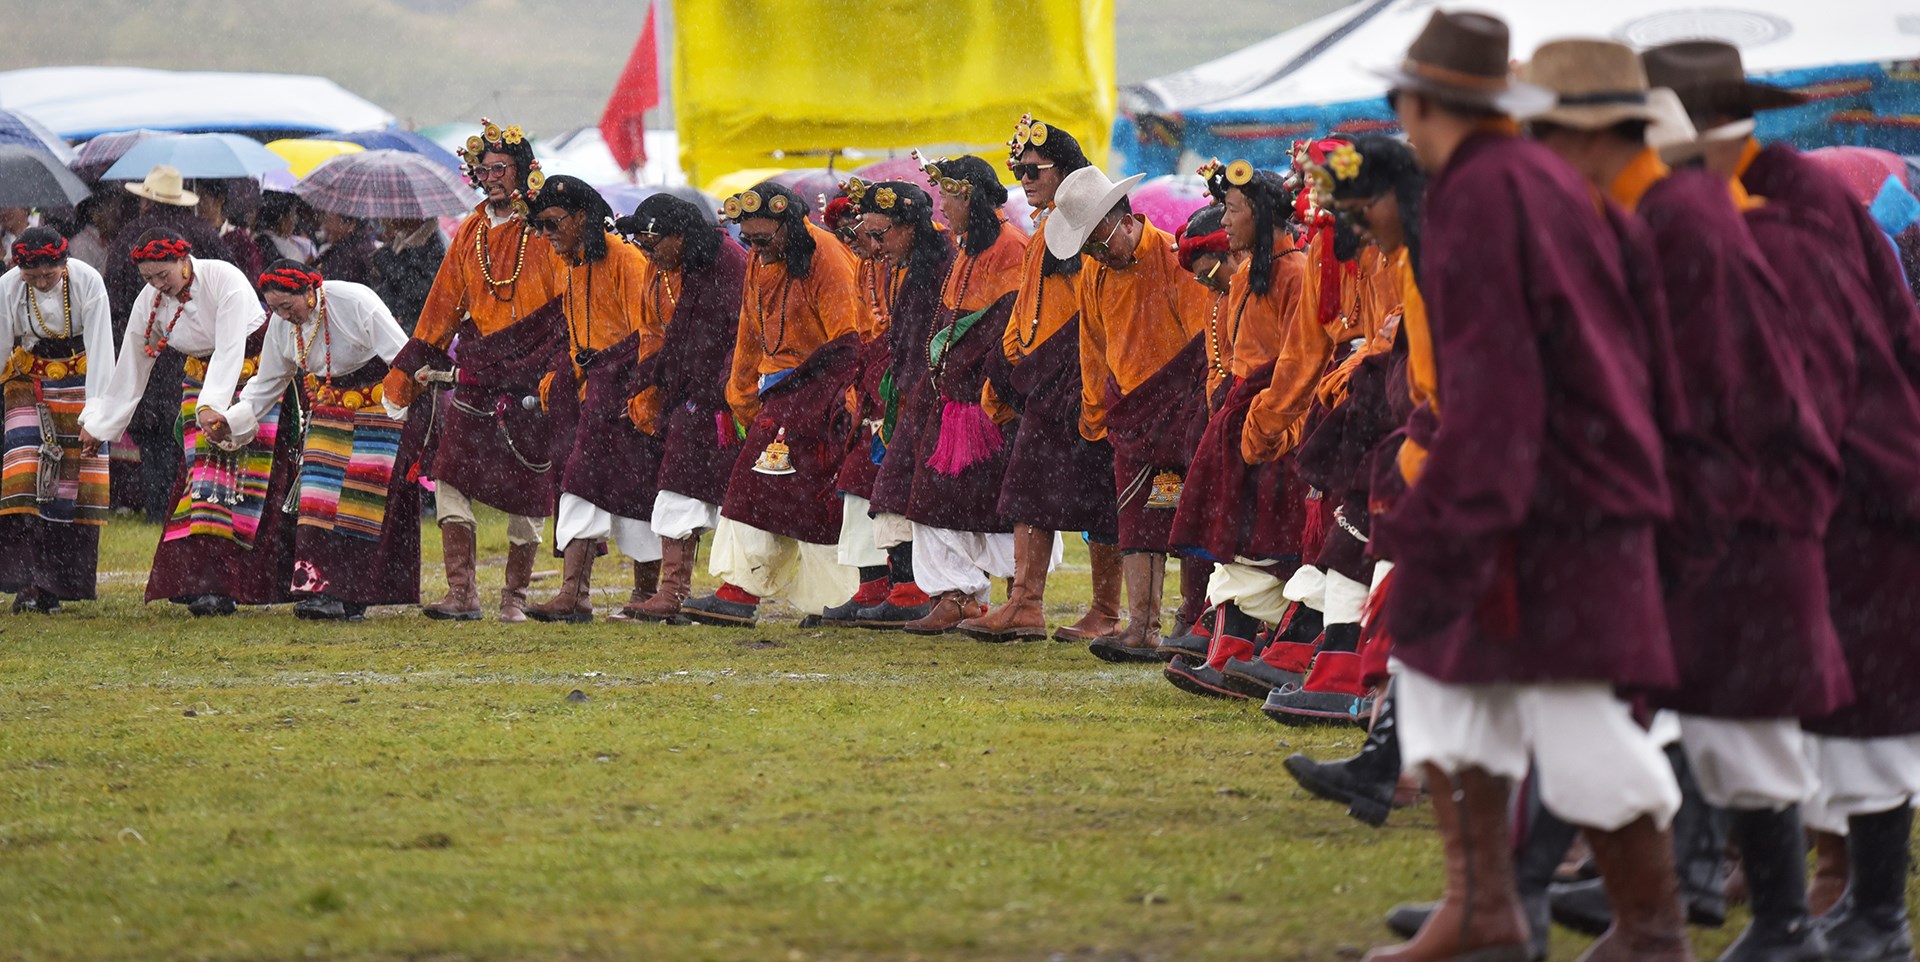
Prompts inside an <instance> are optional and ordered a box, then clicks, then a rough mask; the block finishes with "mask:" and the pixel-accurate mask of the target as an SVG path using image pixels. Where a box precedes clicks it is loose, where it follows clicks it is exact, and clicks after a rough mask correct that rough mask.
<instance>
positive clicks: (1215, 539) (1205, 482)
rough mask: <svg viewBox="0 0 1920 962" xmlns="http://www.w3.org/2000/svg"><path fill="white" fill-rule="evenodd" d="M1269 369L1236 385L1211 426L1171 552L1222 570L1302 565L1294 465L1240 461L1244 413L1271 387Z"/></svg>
mask: <svg viewBox="0 0 1920 962" xmlns="http://www.w3.org/2000/svg"><path fill="white" fill-rule="evenodd" d="M1273 367H1274V365H1273V362H1268V363H1267V364H1264V365H1262V366H1261V367H1260V368H1258V369H1256V370H1255V371H1254V372H1253V373H1251V374H1249V375H1247V376H1246V377H1245V378H1241V379H1238V380H1236V381H1235V382H1234V384H1233V387H1232V388H1231V389H1229V390H1228V392H1227V399H1226V400H1225V401H1224V402H1223V403H1222V404H1221V405H1220V409H1219V410H1217V411H1215V412H1214V413H1213V417H1212V418H1210V419H1209V420H1208V422H1207V430H1206V431H1205V432H1204V433H1203V434H1201V436H1200V446H1199V447H1198V448H1197V449H1196V450H1195V451H1194V454H1193V464H1192V466H1191V467H1189V468H1188V469H1187V480H1186V487H1185V490H1184V491H1183V492H1182V493H1181V496H1180V507H1179V509H1178V510H1177V511H1176V512H1175V518H1174V521H1173V527H1172V531H1171V533H1170V534H1169V535H1168V543H1169V544H1170V545H1171V546H1172V547H1173V549H1174V550H1177V551H1180V552H1182V553H1185V554H1191V555H1193V556H1195V557H1198V558H1203V559H1206V560H1209V561H1213V562H1216V563H1222V564H1224V563H1227V562H1231V561H1233V560H1234V559H1235V558H1248V559H1251V560H1255V561H1269V560H1275V561H1283V562H1289V563H1291V562H1296V561H1298V560H1299V559H1300V545H1301V540H1302V539H1301V533H1302V531H1303V530H1304V528H1305V525H1306V521H1307V518H1306V515H1307V509H1306V499H1307V492H1308V487H1307V483H1306V482H1305V481H1303V480H1301V478H1300V475H1299V472H1298V471H1296V470H1295V469H1294V466H1293V459H1292V458H1287V457H1283V458H1281V459H1279V460H1277V461H1272V462H1268V463H1265V464H1248V463H1247V461H1246V459H1245V458H1243V457H1241V455H1240V435H1241V432H1242V430H1243V429H1244V428H1245V426H1246V423H1247V412H1248V411H1249V410H1250V409H1251V408H1252V407H1253V401H1254V398H1256V397H1258V396H1259V394H1260V392H1261V391H1264V390H1266V388H1267V385H1268V384H1270V383H1272V381H1273Z"/></svg>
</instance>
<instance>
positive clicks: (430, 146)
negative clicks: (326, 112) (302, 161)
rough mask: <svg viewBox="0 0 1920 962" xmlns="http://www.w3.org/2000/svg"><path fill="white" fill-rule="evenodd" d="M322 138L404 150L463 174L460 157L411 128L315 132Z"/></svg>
mask: <svg viewBox="0 0 1920 962" xmlns="http://www.w3.org/2000/svg"><path fill="white" fill-rule="evenodd" d="M315 136H317V137H319V138H321V139H323V140H344V141H346V142H347V143H350V144H359V145H360V146H362V147H365V148H367V149H368V150H404V151H406V152H407V153H410V154H419V155H420V156H422V157H425V158H427V159H428V160H431V161H433V162H434V163H436V164H439V165H440V166H442V167H445V168H447V169H448V170H451V171H453V172H454V173H456V174H464V173H465V171H463V170H462V169H461V167H460V159H459V158H458V157H455V156H453V152H452V151H449V150H448V149H447V148H445V147H442V146H440V145H439V144H436V143H434V142H433V141H431V140H428V139H427V138H425V137H422V136H420V135H419V134H416V133H414V132H413V131H411V130H404V129H402V128H399V127H388V128H387V129H385V130H350V131H346V132H344V133H333V134H316V135H315Z"/></svg>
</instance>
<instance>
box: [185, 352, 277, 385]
mask: <svg viewBox="0 0 1920 962" xmlns="http://www.w3.org/2000/svg"><path fill="white" fill-rule="evenodd" d="M185 367H186V372H187V376H188V377H190V378H193V379H194V380H196V381H204V380H206V379H207V359H206V358H204V357H188V358H187V363H186V365H185ZM259 370H260V359H259V358H257V357H250V358H247V359H246V360H244V361H242V362H240V380H242V381H244V380H246V379H247V378H250V377H252V376H254V375H255V374H256V373H258V372H259Z"/></svg>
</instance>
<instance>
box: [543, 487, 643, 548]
mask: <svg viewBox="0 0 1920 962" xmlns="http://www.w3.org/2000/svg"><path fill="white" fill-rule="evenodd" d="M608 539H612V541H613V546H614V547H615V548H618V549H620V553H621V554H623V555H626V556H627V557H629V558H631V559H633V560H635V561H659V560H660V536H659V535H656V534H654V533H653V526H652V525H650V524H648V523H646V522H645V521H641V520H639V519H637V518H623V517H621V516H619V515H617V514H614V513H613V512H611V511H608V510H607V509H605V508H602V507H600V506H598V505H595V504H594V503H593V502H591V501H588V500H586V499H585V498H581V497H578V496H575V495H571V494H567V493H566V492H564V491H563V492H561V494H560V510H559V511H557V512H556V513H555V514H554V517H553V541H554V546H555V547H557V548H559V549H560V550H561V551H565V550H567V545H570V544H572V543H574V542H575V541H606V540H608Z"/></svg>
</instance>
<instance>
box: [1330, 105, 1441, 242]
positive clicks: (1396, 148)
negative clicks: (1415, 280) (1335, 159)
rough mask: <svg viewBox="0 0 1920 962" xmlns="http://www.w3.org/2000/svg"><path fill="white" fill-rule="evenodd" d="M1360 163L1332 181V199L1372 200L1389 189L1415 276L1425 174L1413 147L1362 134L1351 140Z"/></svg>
mask: <svg viewBox="0 0 1920 962" xmlns="http://www.w3.org/2000/svg"><path fill="white" fill-rule="evenodd" d="M1353 149H1354V150H1355V151H1358V152H1359V154H1360V165H1359V167H1358V169H1356V170H1355V171H1354V173H1353V176H1351V177H1348V178H1344V179H1343V178H1340V177H1338V176H1337V175H1336V176H1335V177H1334V181H1333V197H1334V199H1335V200H1360V199H1372V198H1374V197H1378V196H1380V195H1381V194H1383V193H1386V192H1388V191H1391V192H1392V193H1393V199H1394V203H1395V204H1396V205H1397V206H1398V207H1399V208H1400V232H1401V234H1402V235H1403V236H1404V237H1405V238H1406V241H1407V258H1408V260H1409V261H1410V262H1411V263H1412V265H1413V268H1414V273H1415V276H1418V274H1419V270H1420V210H1421V206H1422V205H1423V203H1424V202H1425V199H1426V195H1427V175H1426V173H1425V172H1424V171H1422V170H1421V169H1420V164H1419V162H1418V161H1417V160H1415V159H1414V156H1413V148H1411V147H1409V146H1407V145H1406V144H1405V143H1403V142H1401V141H1400V140H1399V139H1398V138H1394V137H1388V136H1386V135H1384V134H1362V135H1360V136H1358V137H1355V138H1354V139H1353Z"/></svg>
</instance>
